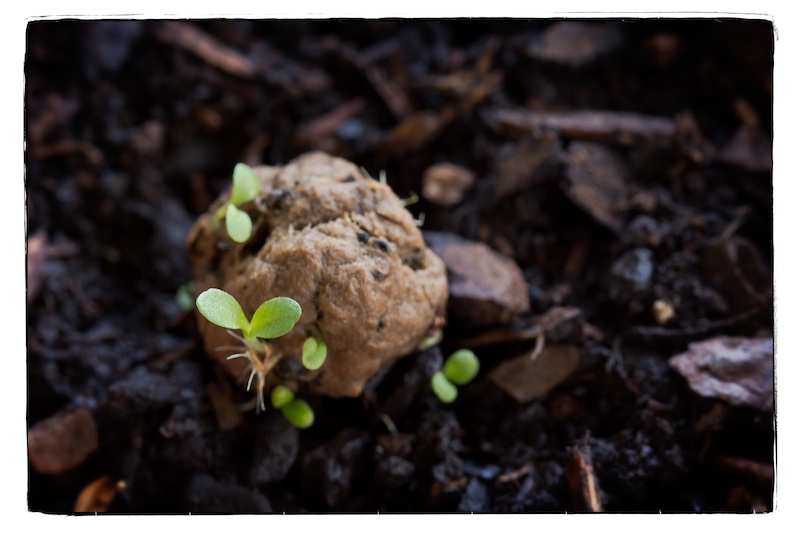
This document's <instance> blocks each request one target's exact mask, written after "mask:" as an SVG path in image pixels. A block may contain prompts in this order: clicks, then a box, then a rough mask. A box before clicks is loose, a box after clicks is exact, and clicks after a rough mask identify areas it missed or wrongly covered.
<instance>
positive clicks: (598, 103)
mask: <svg viewBox="0 0 800 533" xmlns="http://www.w3.org/2000/svg"><path fill="white" fill-rule="evenodd" d="M772 53H773V29H772V26H771V24H769V23H768V22H764V21H756V20H747V21H742V20H721V21H720V20H697V21H691V20H676V21H670V20H659V21H646V20H628V21H625V22H622V21H605V22H603V23H602V24H593V25H591V26H578V27H574V26H571V23H564V22H563V21H548V20H537V21H525V20H451V21H428V20H425V21H423V20H408V21H390V20H344V21H339V20H320V21H237V20H221V21H189V22H186V21H183V22H167V21H68V20H64V21H47V22H32V23H30V25H29V27H28V41H27V55H26V63H25V80H26V141H27V152H26V164H27V177H26V179H27V186H26V188H27V220H28V226H27V227H28V232H29V233H28V245H29V249H28V252H29V253H28V310H27V312H28V323H27V348H28V406H27V409H28V410H27V413H28V424H29V427H33V426H35V425H36V424H37V423H39V422H41V421H43V420H45V419H48V418H50V417H54V416H55V417H57V420H58V419H59V418H58V417H60V416H61V415H62V414H63V413H69V412H73V410H75V409H88V410H89V412H90V413H91V415H92V416H91V417H88V418H87V417H85V416H81V417H75V416H72V417H67V418H66V419H65V420H68V421H69V420H83V421H84V422H82V423H86V421H88V423H89V424H91V420H93V421H94V424H95V425H96V432H97V440H96V446H91V444H89V446H90V447H91V449H90V450H89V452H91V453H88V456H87V457H85V458H84V457H80V458H79V459H80V463H79V464H78V465H77V466H75V465H69V464H67V463H66V462H65V466H64V468H63V471H59V472H57V473H43V472H42V471H40V470H37V468H34V467H33V466H31V468H30V479H29V506H30V509H32V510H36V511H45V512H53V513H70V512H73V511H74V510H76V509H78V510H80V509H84V510H86V509H92V508H98V509H107V510H109V511H110V512H120V513H176V512H189V511H192V512H222V513H241V512H246V513H254V512H264V511H274V512H286V513H302V512H375V511H380V512H406V511H417V512H420V511H421V512H468V511H474V512H493V513H507V512H529V513H534V512H535V513H540V512H545V513H560V512H564V511H586V510H603V511H608V512H657V511H664V512H687V513H693V512H752V511H770V510H772V507H773V500H772V498H773V471H774V469H773V442H774V431H773V429H774V425H773V416H772V412H771V411H770V410H767V411H765V410H764V409H763V407H759V406H755V405H734V404H732V403H731V402H729V401H725V400H724V399H718V398H713V397H710V398H701V397H700V396H698V395H696V394H695V393H694V392H693V391H692V389H690V387H689V386H688V384H687V381H686V379H684V377H682V376H681V375H679V374H678V373H677V372H676V371H675V370H674V369H673V368H672V367H671V366H670V364H669V362H668V361H669V358H670V357H672V356H674V355H676V354H679V353H683V352H686V351H687V349H688V346H689V343H690V342H695V341H703V340H708V339H713V338H715V337H719V336H722V335H732V336H737V337H772V336H773V314H772V289H771V279H772V183H771V178H772V176H771V148H770V141H771V135H772V133H771V132H772V57H773V56H772ZM577 112H581V113H577ZM621 112H627V113H631V115H624V116H623V115H622V114H621ZM542 113H547V115H542ZM543 117H545V118H543ZM545 119H546V120H545ZM310 150H323V151H326V152H329V153H331V154H333V155H337V156H342V157H345V158H347V159H350V160H352V161H354V162H355V163H356V164H357V165H359V166H361V167H363V168H365V169H366V170H367V171H369V172H370V173H371V174H372V175H373V176H378V174H379V173H380V171H381V170H385V171H386V175H387V178H388V182H389V184H390V185H392V187H393V188H394V189H395V191H397V193H398V194H399V195H400V196H401V197H406V196H410V195H411V194H412V192H417V193H419V192H420V191H421V190H422V184H421V177H422V175H423V173H424V172H425V170H426V169H428V168H429V167H431V166H432V165H433V164H435V163H438V162H445V161H446V162H450V163H454V164H457V165H460V166H462V167H465V168H466V169H468V170H470V171H471V172H472V173H474V175H475V176H476V178H477V180H476V184H475V186H474V187H473V188H472V189H470V190H468V191H467V192H466V193H465V197H464V200H463V201H462V202H461V203H459V204H457V205H456V206H454V207H448V208H444V207H440V206H437V205H436V204H435V203H433V202H431V201H430V200H429V199H424V198H423V199H422V200H421V201H420V202H418V203H416V204H414V205H412V206H410V208H409V209H410V210H411V211H412V212H413V213H414V214H415V215H419V214H423V213H424V215H425V218H424V229H426V230H434V231H440V232H450V233H455V234H459V235H461V236H462V237H465V238H468V239H471V240H474V241H481V242H484V243H486V244H488V245H489V246H490V247H491V248H493V249H494V250H496V251H499V252H501V253H503V254H505V255H507V256H509V257H511V258H512V259H513V260H514V261H515V262H516V264H517V265H518V266H519V268H520V269H521V270H522V272H523V274H524V277H525V280H526V282H527V285H528V293H529V297H530V302H531V309H530V311H529V312H526V313H524V314H523V315H522V316H519V317H517V319H516V321H515V322H514V323H513V324H510V325H506V326H498V327H492V328H491V332H492V335H493V336H491V338H490V340H489V341H488V342H483V343H478V344H476V345H475V351H476V353H477V355H478V356H479V358H480V360H481V364H482V369H481V373H480V375H479V376H478V378H477V379H476V380H475V381H474V382H472V383H471V384H469V385H467V386H465V387H462V388H461V391H460V394H459V398H458V399H457V400H456V402H455V403H453V404H450V405H445V404H443V403H441V402H439V401H438V400H437V399H436V397H435V396H433V394H432V393H431V392H430V388H429V387H428V383H427V376H429V375H430V372H431V370H432V369H435V368H436V367H437V365H440V364H441V360H442V357H443V355H444V356H446V355H447V354H449V353H450V352H452V351H453V350H454V349H456V348H460V347H462V346H464V345H465V343H466V342H467V341H468V340H470V339H473V340H474V339H475V338H476V337H480V335H481V334H483V333H485V332H483V331H479V330H477V329H476V328H475V327H474V326H473V325H471V324H470V323H469V322H467V321H456V320H450V321H449V322H448V324H447V326H446V328H445V330H444V339H443V342H442V344H441V346H440V347H436V348H432V349H430V350H428V351H425V352H422V353H412V354H410V355H409V356H408V357H406V358H404V359H401V360H400V361H399V362H398V363H396V364H395V365H394V366H392V367H390V368H388V369H386V370H385V371H383V372H382V373H380V374H379V375H378V376H376V377H375V378H374V379H373V381H372V382H370V383H369V385H368V387H367V390H366V391H365V393H364V394H363V395H362V397H360V398H357V399H331V398H324V397H314V398H309V400H310V401H311V403H312V405H313V407H314V409H315V412H316V413H317V420H316V423H315V424H314V426H313V427H312V428H310V429H308V430H303V431H298V430H296V429H295V428H293V427H292V426H290V425H289V424H287V423H286V422H285V421H284V420H283V419H282V418H281V417H280V415H278V414H276V413H275V412H268V413H266V414H261V415H256V414H255V413H254V412H246V413H243V414H242V416H241V419H237V418H236V417H235V416H233V418H232V419H231V418H222V417H220V416H218V415H216V414H215V413H216V412H215V411H214V409H212V402H211V400H212V398H216V399H217V401H220V400H219V397H223V398H232V399H233V400H234V401H235V402H236V403H244V402H245V401H246V400H248V399H249V397H250V396H249V395H248V394H247V393H245V392H244V391H242V390H240V389H239V387H236V386H235V385H234V384H233V383H231V382H230V381H229V380H228V379H227V378H226V377H225V376H224V374H223V373H222V372H220V370H219V369H218V368H215V366H214V365H213V364H212V363H211V361H210V359H208V358H207V356H206V355H205V354H204V353H203V351H202V347H201V345H200V343H199V340H198V337H197V332H196V327H195V318H194V315H193V314H192V313H191V312H185V311H183V310H182V309H181V307H180V306H179V305H178V303H177V301H176V297H175V295H176V291H177V290H178V288H179V287H180V286H181V285H183V284H184V283H186V282H187V281H188V280H189V279H190V272H189V265H188V261H187V259H186V255H185V251H184V241H185V238H186V235H187V232H188V230H189V227H190V225H191V224H192V221H193V220H194V218H195V217H196V216H197V215H198V214H200V213H202V212H203V211H205V210H206V209H207V207H208V205H209V204H210V202H211V201H212V200H213V199H214V198H216V197H217V195H218V194H219V193H220V192H222V191H223V190H224V189H225V188H226V187H227V185H228V184H229V180H230V174H231V171H232V169H233V166H234V165H235V164H236V163H237V162H239V161H245V162H247V163H249V164H261V163H264V164H283V163H286V162H287V161H289V160H290V159H291V158H293V157H295V156H297V155H299V154H302V153H304V152H307V151H310ZM731 246H732V247H733V249H735V250H736V253H734V254H733V255H730V254H727V255H726V253H724V250H727V249H729V248H730V247H731ZM726 247H728V248H726ZM657 300H661V301H663V302H669V305H670V306H671V307H672V309H673V311H674V318H672V319H664V320H662V322H663V323H661V322H659V321H657V318H656V315H655V314H654V312H653V303H654V302H655V301H657ZM556 307H570V308H575V309H577V310H579V311H580V313H579V315H580V317H579V320H580V325H581V327H580V328H578V329H577V330H575V331H567V332H566V333H563V332H562V334H560V335H556V336H555V337H558V338H556V339H555V342H557V343H561V344H568V345H571V346H574V347H576V348H577V349H578V352H579V354H580V360H579V363H578V366H577V368H576V369H575V370H574V371H573V372H572V373H571V374H570V375H569V376H568V377H567V378H566V379H563V380H562V381H560V382H558V383H553V384H552V385H553V386H552V387H551V388H550V390H549V391H548V392H546V393H545V394H544V395H542V396H539V397H537V398H536V399H533V400H531V401H528V402H527V403H524V404H520V403H517V401H515V400H514V399H513V397H512V396H510V395H509V394H507V393H506V392H505V391H503V390H501V388H499V387H498V386H497V385H496V384H495V383H493V382H492V381H491V380H490V379H489V378H488V376H489V373H490V372H491V371H492V369H493V368H495V367H497V366H498V365H499V364H501V363H502V362H504V361H506V360H509V359H511V358H514V357H516V356H519V355H522V354H524V353H526V352H528V351H530V350H531V349H533V347H534V345H535V342H536V341H535V339H532V338H530V336H525V335H519V334H518V333H519V332H520V331H524V330H525V328H529V327H530V326H531V325H535V324H536V323H537V320H538V319H539V317H541V316H542V315H543V314H545V313H546V312H548V311H550V310H552V309H553V308H556ZM551 337H553V335H552V334H551ZM548 342H551V341H550V340H548ZM769 409H771V406H770V408H769ZM70 423H71V422H70ZM49 427H51V426H49V425H48V426H46V427H45V429H44V430H43V429H42V428H41V427H40V428H39V432H38V433H36V435H40V434H42V433H46V431H45V430H46V429H47V428H49ZM74 431H75V432H78V433H80V434H81V435H85V431H86V430H85V429H83V428H81V427H78V428H76V429H74ZM65 432H66V434H67V435H68V436H69V434H70V429H69V428H67V429H66V430H65ZM29 438H30V437H29ZM86 441H87V439H82V440H81V442H86ZM89 441H91V439H89ZM29 442H30V441H29ZM54 460H55V461H56V463H58V458H55V459H54ZM65 461H66V459H65ZM57 470H58V468H57ZM104 476H108V480H109V481H108V483H106V484H105V485H103V484H102V483H101V485H103V486H104V487H106V493H110V497H108V498H106V499H105V500H104V499H103V498H101V497H100V496H102V494H101V495H97V496H95V497H94V499H95V500H96V501H97V503H96V504H95V507H91V506H90V507H88V508H86V507H80V506H78V507H76V500H77V498H78V495H79V494H80V493H81V492H82V491H84V489H85V488H86V487H87V486H89V485H90V484H91V483H92V482H94V481H95V480H98V479H101V478H103V477H104ZM589 489H592V490H594V491H595V497H592V496H591V495H588V492H587V491H589ZM88 494H89V496H91V495H92V494H93V493H91V489H90V493H88ZM107 495H108V494H107ZM91 499H92V498H90V500H91ZM108 500H110V503H103V502H105V501H108Z"/></svg>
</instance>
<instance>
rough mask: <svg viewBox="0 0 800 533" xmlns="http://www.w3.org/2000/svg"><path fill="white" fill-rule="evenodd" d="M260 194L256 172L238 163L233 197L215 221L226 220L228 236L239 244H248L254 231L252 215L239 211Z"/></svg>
mask: <svg viewBox="0 0 800 533" xmlns="http://www.w3.org/2000/svg"><path fill="white" fill-rule="evenodd" d="M257 194H258V178H257V177H256V174H255V172H253V169H252V168H250V167H249V166H247V165H245V164H244V163H237V164H236V166H235V167H234V168H233V187H232V188H231V196H230V198H228V201H226V202H225V203H224V204H222V205H221V206H220V207H219V209H217V210H216V211H215V212H214V219H215V220H217V221H219V220H222V219H223V218H224V219H225V229H226V230H227V232H228V236H229V237H230V238H231V239H232V240H234V241H236V242H238V243H243V242H246V241H247V239H249V238H250V234H251V233H252V231H253V221H252V220H250V215H248V214H247V213H245V212H244V211H242V210H241V209H239V208H238V207H237V206H240V205H242V204H244V203H247V202H249V201H250V200H253V199H254V198H255V197H256V195H257Z"/></svg>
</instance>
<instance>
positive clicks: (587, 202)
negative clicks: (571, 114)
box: [565, 141, 631, 231]
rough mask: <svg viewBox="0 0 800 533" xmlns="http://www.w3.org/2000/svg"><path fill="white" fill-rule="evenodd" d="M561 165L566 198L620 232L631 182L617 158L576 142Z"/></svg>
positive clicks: (585, 143)
mask: <svg viewBox="0 0 800 533" xmlns="http://www.w3.org/2000/svg"><path fill="white" fill-rule="evenodd" d="M565 162H566V165H567V168H566V172H565V175H566V178H567V180H568V181H569V185H570V186H569V190H568V191H567V195H568V196H569V197H570V199H571V200H572V201H573V202H575V203H576V204H577V205H578V206H580V207H581V208H582V209H583V210H584V211H586V212H587V213H589V214H590V215H591V216H592V217H593V218H594V219H595V220H597V221H598V222H600V223H601V224H603V225H605V226H607V227H608V228H610V229H612V230H614V231H621V230H622V227H623V224H624V214H625V213H626V211H627V209H628V206H629V201H628V195H629V192H630V182H631V179H630V175H629V171H628V168H627V167H626V166H625V164H624V163H623V161H622V160H621V159H620V157H619V156H617V154H615V153H614V152H612V151H611V150H609V149H607V148H605V147H604V146H601V145H599V144H595V143H588V142H580V141H576V142H573V143H572V144H571V145H570V147H569V150H568V151H567V154H566V156H565Z"/></svg>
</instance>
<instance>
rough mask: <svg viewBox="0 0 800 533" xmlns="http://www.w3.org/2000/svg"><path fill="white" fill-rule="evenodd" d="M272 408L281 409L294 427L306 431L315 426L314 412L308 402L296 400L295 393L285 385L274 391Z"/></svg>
mask: <svg viewBox="0 0 800 533" xmlns="http://www.w3.org/2000/svg"><path fill="white" fill-rule="evenodd" d="M271 400H272V407H274V408H275V409H280V410H281V413H283V416H284V418H286V420H288V421H289V422H290V423H291V424H292V425H293V426H295V427H296V428H300V429H306V428H309V427H311V426H312V424H314V411H313V410H312V409H311V406H310V405H308V402H306V401H305V400H301V399H300V398H295V397H294V393H293V392H292V391H291V390H289V388H288V387H286V386H284V385H278V386H277V387H275V388H274V389H272V396H271Z"/></svg>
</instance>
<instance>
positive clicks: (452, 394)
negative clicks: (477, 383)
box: [431, 370, 458, 403]
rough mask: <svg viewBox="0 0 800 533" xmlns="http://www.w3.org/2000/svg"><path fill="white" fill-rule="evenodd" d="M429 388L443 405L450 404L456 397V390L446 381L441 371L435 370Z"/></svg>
mask: <svg viewBox="0 0 800 533" xmlns="http://www.w3.org/2000/svg"><path fill="white" fill-rule="evenodd" d="M431 388H432V389H433V392H434V393H435V394H436V396H438V397H439V399H440V400H442V401H443V402H444V403H452V402H453V401H454V400H455V399H456V397H457V396H458V389H456V386H455V385H453V384H452V383H450V382H449V381H448V380H447V378H446V377H445V375H444V373H443V372H442V371H441V370H437V371H436V373H435V374H434V375H433V377H432V378H431Z"/></svg>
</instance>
